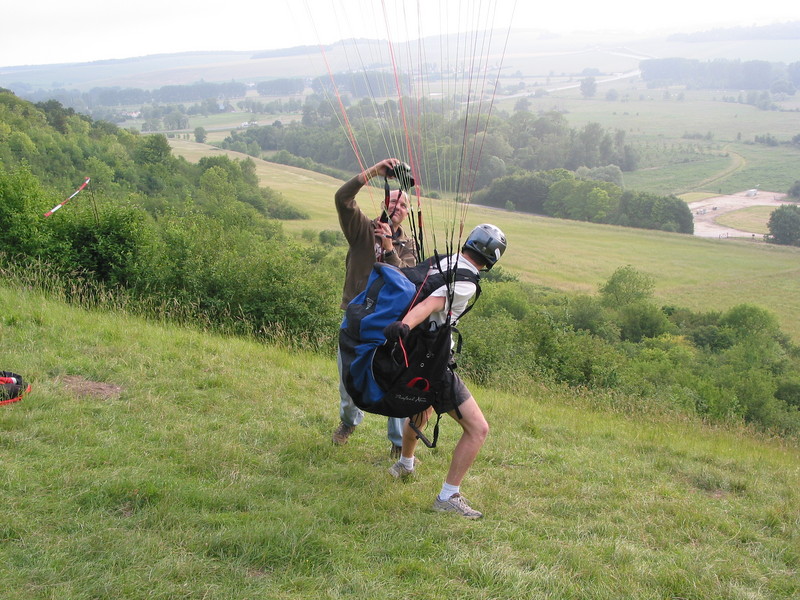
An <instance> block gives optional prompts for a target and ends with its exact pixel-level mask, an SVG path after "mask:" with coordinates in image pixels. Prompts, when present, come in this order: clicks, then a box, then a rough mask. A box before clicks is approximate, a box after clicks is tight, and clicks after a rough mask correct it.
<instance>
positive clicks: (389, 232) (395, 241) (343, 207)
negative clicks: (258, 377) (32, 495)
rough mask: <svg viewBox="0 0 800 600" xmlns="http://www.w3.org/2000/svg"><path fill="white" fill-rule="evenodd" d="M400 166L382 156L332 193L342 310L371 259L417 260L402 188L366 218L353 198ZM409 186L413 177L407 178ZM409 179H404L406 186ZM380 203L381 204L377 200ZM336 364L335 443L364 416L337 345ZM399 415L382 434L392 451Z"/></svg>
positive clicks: (402, 263) (406, 263)
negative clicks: (343, 247)
mask: <svg viewBox="0 0 800 600" xmlns="http://www.w3.org/2000/svg"><path fill="white" fill-rule="evenodd" d="M398 166H403V163H401V162H400V161H399V160H397V159H396V158H387V159H386V160H382V161H381V162H379V163H377V164H376V165H373V166H372V167H370V168H369V169H367V170H365V171H364V172H362V173H359V174H358V175H357V176H355V177H353V178H352V179H351V180H350V181H348V182H347V183H345V184H344V185H343V186H342V187H341V188H339V190H338V191H337V192H336V196H335V203H336V212H337V213H338V215H339V225H340V226H341V228H342V233H344V236H345V238H346V239H347V243H348V245H349V249H348V251H347V258H346V262H345V264H346V270H345V279H344V289H343V290H342V309H345V308H347V304H348V303H349V302H350V301H351V300H352V299H353V298H354V297H355V296H357V295H358V294H359V293H360V292H361V291H362V290H363V289H364V287H365V286H366V284H367V279H368V278H369V274H370V273H371V272H372V265H373V264H375V262H386V263H388V264H390V265H394V266H396V267H413V266H414V265H416V264H417V255H416V245H415V244H414V240H413V239H412V238H410V237H409V236H408V235H406V233H405V231H404V230H403V227H402V223H403V221H404V220H405V218H406V216H407V215H408V195H407V194H406V192H405V191H403V190H394V191H392V192H391V193H389V197H388V199H387V201H386V203H385V204H386V206H384V207H383V210H382V211H381V213H382V214H381V216H382V217H383V218H381V216H379V217H378V218H376V219H370V218H369V217H368V216H367V215H365V214H364V212H363V211H362V210H361V209H360V208H359V206H358V204H357V203H356V194H358V192H359V190H361V188H362V187H364V186H365V185H366V184H367V182H368V181H369V180H370V179H372V178H373V177H376V176H379V177H387V178H393V177H394V174H395V173H397V172H398ZM409 181H410V185H413V179H411V180H409ZM409 181H406V185H408V183H409ZM382 204H383V203H382ZM337 363H338V365H339V375H340V377H339V396H340V402H339V418H340V423H339V426H338V427H337V428H336V430H335V431H334V432H333V436H332V440H333V443H334V444H337V445H342V444H346V443H347V439H348V438H349V437H350V434H351V433H352V432H353V430H355V428H356V426H358V425H359V424H360V423H361V421H362V420H363V418H364V413H362V412H361V410H359V408H358V407H357V406H356V405H355V404H353V400H352V398H350V395H349V394H348V393H347V390H346V389H345V387H344V383H343V382H342V381H341V369H342V361H341V355H340V353H339V352H338V350H337ZM403 422H404V420H403V419H395V418H390V419H389V422H388V424H387V436H388V438H389V441H391V443H392V449H391V456H392V457H393V458H396V457H397V456H399V455H400V445H401V443H402V435H403V434H402V431H403Z"/></svg>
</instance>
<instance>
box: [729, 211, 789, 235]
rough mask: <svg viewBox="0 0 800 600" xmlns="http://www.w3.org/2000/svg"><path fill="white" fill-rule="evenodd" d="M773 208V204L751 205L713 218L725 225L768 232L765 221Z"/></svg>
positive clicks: (757, 231) (763, 232) (754, 231)
mask: <svg viewBox="0 0 800 600" xmlns="http://www.w3.org/2000/svg"><path fill="white" fill-rule="evenodd" d="M774 210H775V207H774V206H751V207H750V208H743V209H742V210H736V211H733V212H730V213H726V214H724V215H720V216H719V217H717V218H716V219H715V220H716V222H717V223H719V224H720V225H725V226H726V227H733V228H734V229H740V230H742V231H752V232H753V233H762V234H766V233H769V227H767V222H768V221H769V217H770V215H771V214H772V213H773V211H774Z"/></svg>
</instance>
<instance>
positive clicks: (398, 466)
mask: <svg viewBox="0 0 800 600" xmlns="http://www.w3.org/2000/svg"><path fill="white" fill-rule="evenodd" d="M413 474H414V469H407V468H406V467H404V466H403V463H401V462H400V461H399V460H398V461H397V462H396V463H394V464H393V465H392V466H391V467H389V475H391V476H392V477H394V478H395V479H405V478H406V477H410V476H411V475H413Z"/></svg>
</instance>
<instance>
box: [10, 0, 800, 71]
mask: <svg viewBox="0 0 800 600" xmlns="http://www.w3.org/2000/svg"><path fill="white" fill-rule="evenodd" d="M401 2H402V6H401ZM489 2H491V4H489ZM383 3H385V6H387V7H389V8H388V10H387V12H388V22H387V18H385V17H384V13H383V12H381V7H382V6H384V4H383ZM487 5H488V6H490V8H488V9H483V10H485V11H487V12H485V13H484V14H477V13H474V12H472V11H473V10H475V9H470V8H464V6H467V7H475V6H487ZM660 5H663V6H664V8H659V7H658V6H659V5H656V4H655V3H651V2H643V1H642V0H635V1H634V0H609V1H607V2H597V1H596V0H591V1H589V0H574V1H573V2H548V3H547V4H545V3H542V2H534V1H532V0H517V1H516V2H515V1H514V0H481V2H478V1H477V0H472V1H470V0H459V1H456V0H271V1H269V0H264V1H261V2H258V3H252V5H251V6H250V7H248V6H247V3H243V2H216V3H214V2H197V0H192V1H189V0H135V1H133V2H126V3H121V2H114V1H111V2H109V1H108V0H73V1H72V2H55V1H54V0H43V1H38V2H37V1H32V2H15V3H14V8H13V10H5V11H4V14H3V17H2V19H0V66H15V65H31V64H47V63H63V62H84V61H92V60H102V59H109V58H127V57H133V56H145V55H148V54H159V53H169V52H183V51H197V50H265V49H272V48H285V47H291V46H297V45H304V44H318V43H329V42H333V41H336V40H338V39H341V38H345V37H353V36H358V37H386V36H387V31H389V34H388V35H389V36H390V37H392V38H393V39H396V40H399V39H401V38H403V37H418V36H416V35H414V33H416V32H421V33H424V34H426V35H430V34H438V33H440V32H442V31H444V30H446V29H460V28H463V27H465V26H471V25H474V24H475V23H476V22H477V23H487V22H489V21H491V19H492V18H494V19H495V23H496V25H497V26H498V27H500V28H502V29H505V28H507V27H508V25H509V22H510V23H511V25H512V27H514V28H520V29H530V28H535V29H546V30H550V31H553V32H558V33H564V32H569V31H574V30H624V31H631V32H638V33H642V32H649V31H656V30H660V31H664V30H678V31H698V30H704V29H708V28H710V27H712V26H714V25H718V26H736V25H764V24H770V23H781V22H786V21H797V20H800V2H792V1H787V0H759V1H758V2H737V1H735V0H725V1H719V0H671V1H667V2H662V3H660ZM420 7H422V8H420ZM512 9H513V10H514V18H513V19H511V17H510V15H511V11H512ZM419 10H423V11H425V12H424V14H423V15H422V18H421V21H422V24H421V25H419V24H418V23H417V19H416V13H417V12H418V11H419ZM387 26H388V29H387Z"/></svg>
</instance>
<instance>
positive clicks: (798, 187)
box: [787, 134, 800, 198]
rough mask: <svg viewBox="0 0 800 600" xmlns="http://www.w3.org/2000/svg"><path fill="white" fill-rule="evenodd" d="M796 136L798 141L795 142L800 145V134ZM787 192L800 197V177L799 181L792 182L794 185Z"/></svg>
mask: <svg viewBox="0 0 800 600" xmlns="http://www.w3.org/2000/svg"><path fill="white" fill-rule="evenodd" d="M795 137H796V138H797V142H795V143H797V144H798V145H800V134H798V135H796V136H795ZM787 194H788V195H789V196H790V197H791V198H800V179H798V180H797V181H795V182H794V183H793V184H792V187H790V188H789V191H788V192H787Z"/></svg>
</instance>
